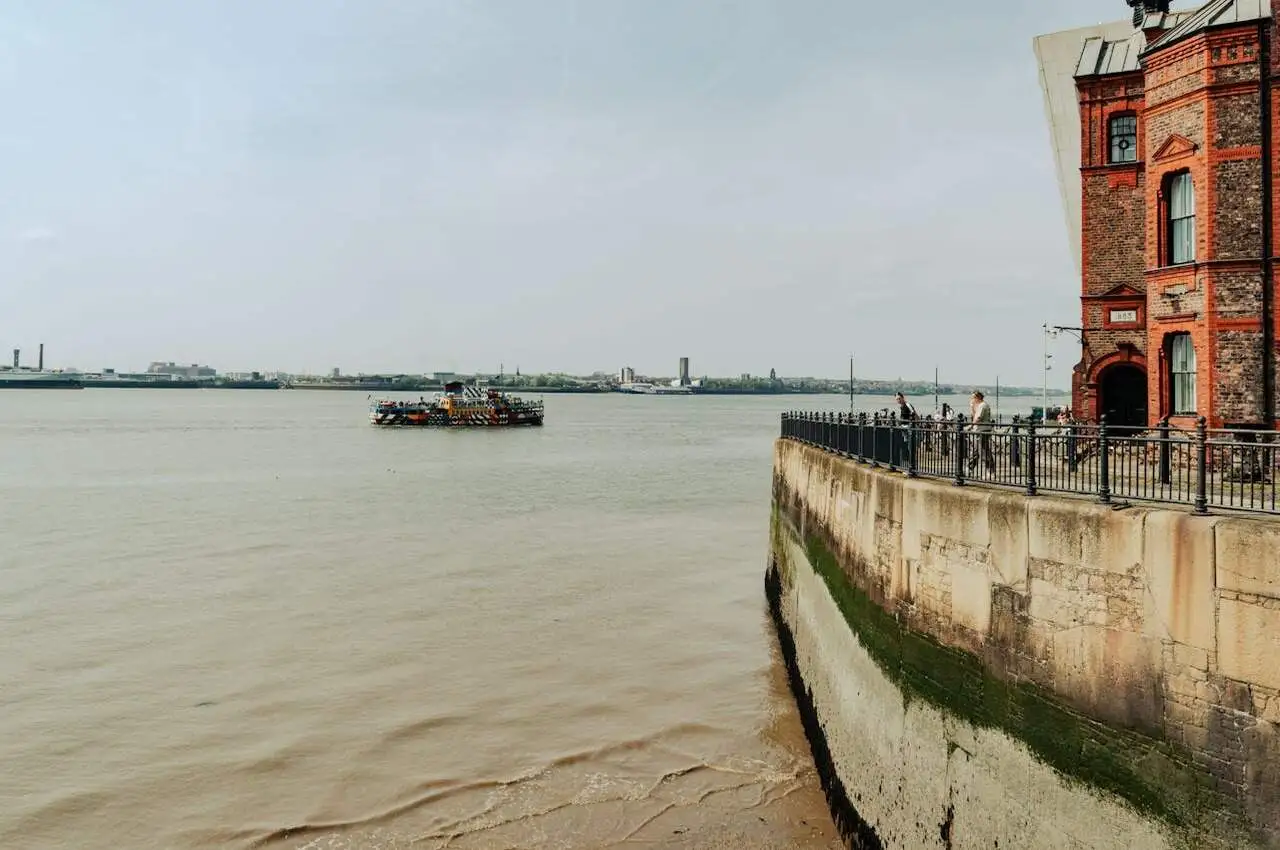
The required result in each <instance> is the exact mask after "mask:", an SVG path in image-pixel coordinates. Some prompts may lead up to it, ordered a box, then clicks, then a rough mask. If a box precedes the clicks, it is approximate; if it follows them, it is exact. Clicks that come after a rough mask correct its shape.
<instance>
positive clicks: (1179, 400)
mask: <svg viewBox="0 0 1280 850" xmlns="http://www.w3.org/2000/svg"><path fill="white" fill-rule="evenodd" d="M1169 377H1170V381H1169V386H1170V389H1171V390H1172V392H1171V393H1170V398H1169V401H1170V408H1169V412H1170V413H1171V414H1173V415H1175V416H1179V415H1183V414H1188V413H1195V412H1196V347H1195V345H1193V344H1192V342H1191V334H1187V333H1179V334H1172V335H1170V337H1169Z"/></svg>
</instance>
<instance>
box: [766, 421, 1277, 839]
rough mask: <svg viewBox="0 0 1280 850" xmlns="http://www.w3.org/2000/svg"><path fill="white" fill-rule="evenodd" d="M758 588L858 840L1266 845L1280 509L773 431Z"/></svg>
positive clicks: (832, 792) (841, 815)
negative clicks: (1077, 485)
mask: <svg viewBox="0 0 1280 850" xmlns="http://www.w3.org/2000/svg"><path fill="white" fill-rule="evenodd" d="M770 548H771V555H770V565H769V570H768V579H767V582H766V588H767V590H768V596H769V599H770V607H771V611H772V613H773V617H774V622H775V625H776V626H777V629H778V632H779V638H780V643H781V645H782V650H783V655H784V657H785V658H786V661H787V664H788V669H789V672H790V674H791V678H792V685H793V690H794V692H795V695H796V697H797V701H798V703H799V705H800V709H801V714H802V716H803V717H804V719H805V724H806V729H807V731H808V733H809V738H810V742H811V744H812V745H813V748H814V753H815V760H816V761H817V765H818V770H819V773H820V774H821V775H822V777H823V781H824V787H825V788H826V791H827V794H828V798H829V801H830V802H831V805H832V809H833V812H834V813H835V815H836V818H837V821H838V822H839V823H840V824H841V827H842V829H843V831H844V832H845V835H846V837H847V839H848V840H849V843H850V845H851V846H853V847H856V848H881V847H884V848H889V847H893V848H899V847H900V848H917V847H944V848H961V847H974V848H976V847H983V848H990V847H1001V848H1017V847H1027V848H1032V847H1034V848H1054V847H1062V848H1081V847H1107V848H1117V849H1118V848H1122V847H1123V848H1130V847H1134V848H1139V847H1151V848H1163V847H1170V848H1192V847H1194V848H1201V847H1220V848H1228V847H1230V848H1236V847H1267V848H1280V522H1275V521H1268V520H1256V519H1248V518H1236V517H1221V516H1211V517H1198V516H1193V515H1190V514H1187V513H1181V512H1177V511H1170V510H1156V509H1148V508H1141V507H1124V508H1120V509H1113V508H1111V507H1109V506H1104V505H1100V504H1097V503H1096V502H1093V501H1090V500H1086V499H1072V498H1061V497H1045V496H1040V497H1030V498H1029V497H1025V496H1021V495H1017V494H1014V493H1009V492H1004V491H996V490H986V489H981V488H977V487H956V486H953V485H951V484H949V483H947V482H942V481H935V480H921V479H909V478H907V477H905V476H903V475H901V474H898V473H890V472H888V471H886V470H884V469H883V468H880V469H876V468H870V467H867V466H864V465H861V464H858V463H857V462H856V461H852V460H848V459H844V458H840V457H837V456H835V455H832V454H830V453H828V452H824V451H822V450H820V449H816V448H813V447H809V446H804V445H802V444H800V443H798V442H795V441H791V440H786V439H783V440H779V441H778V442H777V443H776V446H775V457H774V510H773V529H772V539H771V547H770Z"/></svg>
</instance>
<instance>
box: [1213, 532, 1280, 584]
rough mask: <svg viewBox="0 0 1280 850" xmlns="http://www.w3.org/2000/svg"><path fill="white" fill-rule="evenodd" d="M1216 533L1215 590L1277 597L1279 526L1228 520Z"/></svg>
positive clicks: (1279, 556)
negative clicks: (1216, 586) (1216, 585)
mask: <svg viewBox="0 0 1280 850" xmlns="http://www.w3.org/2000/svg"><path fill="white" fill-rule="evenodd" d="M1215 532H1216V534H1215V537H1216V539H1217V547H1216V559H1215V560H1216V563H1217V579H1218V587H1219V588H1221V589H1223V590H1234V591H1237V592H1240V593H1254V594H1257V595H1259V596H1275V597H1280V524H1277V523H1274V522H1263V521H1259V520H1247V519H1230V520H1225V521H1223V522H1220V523H1219V524H1218V526H1217V528H1216V529H1215Z"/></svg>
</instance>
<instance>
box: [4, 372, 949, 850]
mask: <svg viewBox="0 0 1280 850" xmlns="http://www.w3.org/2000/svg"><path fill="white" fill-rule="evenodd" d="M546 401H547V416H548V420H547V425H546V426H545V427H544V428H541V429H524V430H503V431H449V432H445V431H434V430H393V431H385V430H380V429H375V428H373V427H371V426H370V425H369V424H368V419H367V413H366V405H367V401H366V398H365V396H364V395H363V394H356V393H346V392H334V393H327V392H305V391H291V392H283V391H257V392H255V391H231V390H227V391H221V390H204V391H199V390H197V391H185V390H172V391H148V390H83V391H79V392H38V391H36V392H32V391H19V390H6V391H4V392H0V647H3V651H2V652H0V764H3V770H0V847H6V848H9V847H12V848H29V849H30V850H43V848H82V850H98V848H103V850H105V849H106V848H112V850H115V848H133V849H134V850H136V849H137V848H164V850H181V848H206V847H208V848H222V847H227V848H271V850H275V848H291V849H295V850H296V849H300V848H311V849H312V850H319V848H326V850H328V848H334V850H338V849H339V848H341V849H342V850H348V849H349V850H356V848H410V847H412V848H421V850H442V848H458V850H462V848H526V847H529V848H534V847H537V848H541V847H546V848H612V847H637V848H639V847H670V848H713V847H734V848H775V847H776V848H805V849H807V848H823V850H834V848H837V847H839V846H840V845H839V842H838V841H837V840H836V837H835V834H834V830H833V828H832V825H831V821H830V818H829V815H828V813H827V809H826V805H825V802H824V800H823V797H822V793H821V790H820V789H819V787H818V783H817V779H816V776H815V774H814V771H813V766H812V761H811V758H810V756H809V752H808V749H807V745H806V743H805V740H804V737H803V733H802V731H801V729H800V723H799V719H798V717H797V715H796V711H795V708H794V704H793V703H792V700H791V698H790V695H789V693H788V691H787V686H786V679H785V672H784V669H783V667H782V665H781V662H780V659H779V657H778V653H777V649H776V645H775V642H774V638H773V635H772V631H771V629H770V626H769V623H768V619H767V613H766V609H765V604H764V594H763V575H764V565H765V555H766V547H767V539H768V514H769V481H770V463H771V450H772V446H771V443H772V440H773V438H774V437H775V435H776V434H777V430H778V413H779V412H780V410H781V409H783V408H784V407H807V408H815V407H820V408H827V409H840V408H841V407H842V406H844V405H847V400H843V399H841V398H839V397H824V398H814V399H797V398H795V397H787V398H782V397H748V398H726V397H708V396H703V397H693V398H681V397H629V396H617V395H613V396H569V395H549V396H547V397H546ZM858 401H859V406H860V407H867V408H871V407H879V406H883V405H885V404H887V403H888V400H887V399H872V398H867V399H863V398H859V400H858ZM930 401H931V400H930ZM953 403H955V402H954V401H953ZM928 406H929V407H931V406H932V405H931V404H930V405H928ZM921 409H922V410H923V407H921Z"/></svg>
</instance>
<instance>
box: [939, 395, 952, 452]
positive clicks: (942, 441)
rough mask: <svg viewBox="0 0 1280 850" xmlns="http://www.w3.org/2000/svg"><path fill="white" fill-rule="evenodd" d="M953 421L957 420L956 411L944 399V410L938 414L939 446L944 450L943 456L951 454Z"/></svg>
mask: <svg viewBox="0 0 1280 850" xmlns="http://www.w3.org/2000/svg"><path fill="white" fill-rule="evenodd" d="M953 422H955V411H953V410H952V409H951V405H949V404H947V403H946V402H945V401H944V402H943V403H942V410H941V411H940V412H939V414H938V448H940V449H941V450H942V456H943V457H950V456H951V428H952V424H951V423H953Z"/></svg>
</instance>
